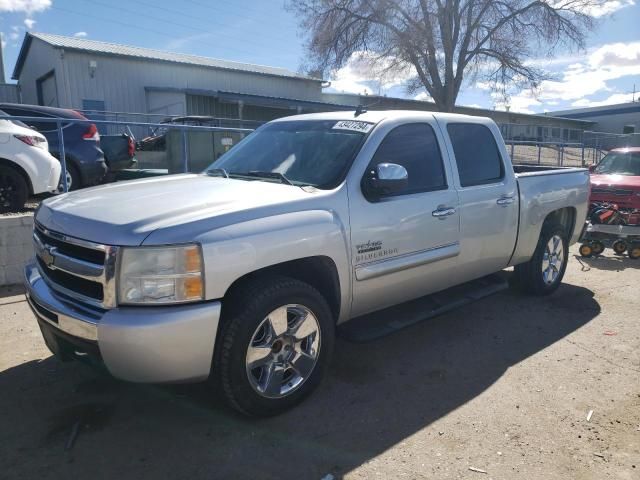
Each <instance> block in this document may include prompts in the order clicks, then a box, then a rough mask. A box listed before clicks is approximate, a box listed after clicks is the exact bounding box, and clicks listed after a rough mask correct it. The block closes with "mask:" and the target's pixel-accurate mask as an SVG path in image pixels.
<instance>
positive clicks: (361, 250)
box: [349, 120, 460, 316]
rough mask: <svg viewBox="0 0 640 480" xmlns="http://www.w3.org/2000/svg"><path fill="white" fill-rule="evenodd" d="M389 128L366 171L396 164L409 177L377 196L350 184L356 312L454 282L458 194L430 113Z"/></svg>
mask: <svg viewBox="0 0 640 480" xmlns="http://www.w3.org/2000/svg"><path fill="white" fill-rule="evenodd" d="M387 128H388V132H387V133H386V135H385V136H384V137H383V138H382V140H381V142H380V143H379V145H378V146H377V149H376V150H375V153H374V154H373V157H372V160H371V162H370V163H369V165H368V167H367V169H366V172H368V171H370V170H371V169H375V167H376V165H378V164H380V163H395V164H399V165H402V166H403V167H404V168H405V169H406V170H407V172H408V176H409V183H408V186H407V188H406V189H405V190H404V191H401V192H396V193H393V194H392V195H388V196H382V197H379V198H367V195H366V194H365V193H364V192H363V190H362V188H361V186H360V185H357V186H356V185H355V184H352V185H351V186H350V190H349V205H350V213H351V248H352V266H353V276H354V279H353V304H352V315H353V316H357V315H361V314H364V313H368V312H371V311H374V310H378V309H380V308H384V307H386V306H390V305H393V304H396V303H400V302H403V301H406V300H410V299H413V298H417V297H420V296H422V295H426V294H428V293H432V292H433V291H436V290H440V289H442V288H446V287H447V286H449V285H451V284H452V283H451V282H454V279H453V278H452V277H449V276H448V275H447V271H448V270H451V269H452V268H453V266H454V265H455V258H456V256H457V255H458V253H459V251H460V244H459V235H460V221H459V213H458V195H457V191H456V189H455V187H454V186H453V185H452V183H453V182H452V181H451V168H450V164H449V162H448V160H447V158H446V157H445V156H444V155H443V152H446V150H445V148H444V147H443V145H444V144H443V141H442V137H441V134H440V133H439V131H438V129H437V128H436V125H435V121H431V122H430V121H424V120H421V121H420V122H416V123H404V124H400V125H395V126H394V125H390V126H389V127H387ZM363 173H364V172H363Z"/></svg>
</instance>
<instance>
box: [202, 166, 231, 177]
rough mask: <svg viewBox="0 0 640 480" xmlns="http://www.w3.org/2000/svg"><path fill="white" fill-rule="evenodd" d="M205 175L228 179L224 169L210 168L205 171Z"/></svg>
mask: <svg viewBox="0 0 640 480" xmlns="http://www.w3.org/2000/svg"><path fill="white" fill-rule="evenodd" d="M207 175H209V176H213V175H222V176H223V177H224V178H229V173H228V172H227V171H226V170H225V169H224V168H210V169H209V170H207Z"/></svg>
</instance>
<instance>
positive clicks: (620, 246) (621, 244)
mask: <svg viewBox="0 0 640 480" xmlns="http://www.w3.org/2000/svg"><path fill="white" fill-rule="evenodd" d="M611 248H613V251H614V252H615V253H616V255H622V254H623V253H624V252H626V251H627V244H626V243H625V241H624V240H616V241H615V242H613V245H612V246H611Z"/></svg>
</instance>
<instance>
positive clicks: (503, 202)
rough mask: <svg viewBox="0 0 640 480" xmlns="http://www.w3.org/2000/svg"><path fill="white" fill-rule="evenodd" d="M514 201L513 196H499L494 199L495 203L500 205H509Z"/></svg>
mask: <svg viewBox="0 0 640 480" xmlns="http://www.w3.org/2000/svg"><path fill="white" fill-rule="evenodd" d="M514 201H515V200H514V198H513V197H500V198H499V199H498V200H496V203H497V204H498V205H500V206H502V207H506V206H507V205H511V204H512V203H513V202H514Z"/></svg>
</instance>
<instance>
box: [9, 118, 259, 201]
mask: <svg viewBox="0 0 640 480" xmlns="http://www.w3.org/2000/svg"><path fill="white" fill-rule="evenodd" d="M103 113H104V112H103ZM2 119H3V120H8V121H12V122H14V123H18V124H21V125H22V126H28V127H31V128H34V129H36V130H38V131H39V132H40V133H42V134H43V135H44V136H45V138H46V139H47V142H48V146H49V151H50V153H51V154H52V155H53V156H54V157H56V158H58V159H59V160H60V163H61V165H62V173H61V176H60V190H61V191H64V192H66V191H68V190H70V189H77V188H82V187H86V186H90V185H94V184H97V183H105V182H110V181H115V180H129V179H134V178H144V177H149V176H158V175H167V174H172V173H184V172H200V171H202V170H204V169H206V168H207V167H208V166H209V165H211V164H212V163H213V162H214V161H215V160H217V159H218V158H219V157H220V156H221V155H222V154H224V153H225V152H226V151H227V150H229V149H230V148H232V147H233V146H234V145H235V144H237V143H238V142H240V140H242V139H243V138H244V137H245V136H246V135H247V134H249V133H251V132H252V131H253V128H239V127H234V126H229V125H226V124H224V123H225V122H222V121H220V122H217V121H216V120H226V119H213V120H212V119H208V122H207V123H208V124H206V125H193V124H190V122H188V121H184V122H180V121H179V120H176V119H173V120H172V121H169V122H166V123H154V122H142V121H130V120H129V121H110V120H97V119H95V118H94V119H82V118H78V119H71V118H48V117H26V116H11V117H3V118H2ZM203 123H204V122H203ZM211 123H213V124H214V125H211ZM216 123H217V125H215V124H216ZM35 125H38V128H35ZM100 131H102V132H105V133H101V134H100V133H98V132H100ZM135 132H141V134H140V135H136V134H135ZM105 167H106V169H105Z"/></svg>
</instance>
